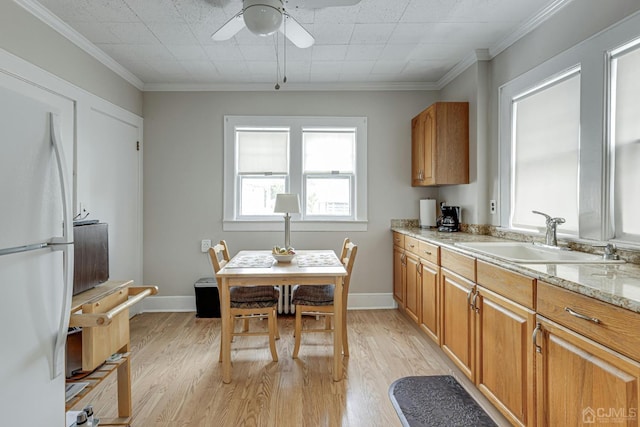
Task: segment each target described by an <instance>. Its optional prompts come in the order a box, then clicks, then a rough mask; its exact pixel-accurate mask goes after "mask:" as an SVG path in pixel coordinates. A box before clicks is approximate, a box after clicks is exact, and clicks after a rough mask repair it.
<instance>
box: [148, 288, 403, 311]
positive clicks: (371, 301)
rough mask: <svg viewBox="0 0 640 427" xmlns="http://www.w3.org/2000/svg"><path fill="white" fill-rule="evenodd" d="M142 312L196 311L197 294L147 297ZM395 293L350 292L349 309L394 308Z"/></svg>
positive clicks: (395, 305) (395, 306)
mask: <svg viewBox="0 0 640 427" xmlns="http://www.w3.org/2000/svg"><path fill="white" fill-rule="evenodd" d="M139 305H140V311H139V312H140V313H145V312H146V313H150V312H177V311H196V297H195V296H193V297H192V296H174V297H169V296H167V297H164V296H162V297H147V298H145V299H144V300H142V301H141V304H139ZM393 308H397V304H396V302H395V301H394V299H393V294H391V293H388V294H350V295H349V310H376V309H393Z"/></svg>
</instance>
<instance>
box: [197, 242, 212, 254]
mask: <svg viewBox="0 0 640 427" xmlns="http://www.w3.org/2000/svg"><path fill="white" fill-rule="evenodd" d="M210 247H211V240H210V239H203V240H202V241H201V242H200V250H201V251H202V252H207V251H208V250H209V248H210Z"/></svg>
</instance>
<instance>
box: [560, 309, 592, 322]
mask: <svg viewBox="0 0 640 427" xmlns="http://www.w3.org/2000/svg"><path fill="white" fill-rule="evenodd" d="M564 311H566V312H567V313H569V314H570V315H572V316H573V317H577V318H578V319H582V320H587V321H589V322H593V323H598V324H600V323H601V322H600V319H598V318H597V317H590V316H587V315H586V314H581V313H578V312H576V311H573V310H572V309H570V308H569V307H565V308H564Z"/></svg>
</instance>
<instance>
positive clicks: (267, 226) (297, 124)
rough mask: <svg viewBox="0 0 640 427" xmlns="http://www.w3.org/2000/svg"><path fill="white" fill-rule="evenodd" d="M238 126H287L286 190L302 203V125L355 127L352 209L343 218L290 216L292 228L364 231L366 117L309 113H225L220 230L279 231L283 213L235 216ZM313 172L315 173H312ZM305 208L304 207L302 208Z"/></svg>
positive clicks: (303, 126)
mask: <svg viewBox="0 0 640 427" xmlns="http://www.w3.org/2000/svg"><path fill="white" fill-rule="evenodd" d="M241 127H265V128H272V127H288V128H289V129H290V135H289V150H290V151H289V175H288V179H287V183H286V185H287V188H286V189H285V191H286V192H290V193H297V194H299V196H300V203H301V205H302V206H303V203H304V190H305V189H304V183H305V180H304V176H303V173H302V130H303V128H314V129H322V128H330V129H335V128H354V129H355V130H356V165H355V174H354V175H353V177H352V178H351V190H352V197H351V203H352V212H351V216H350V217H348V218H345V217H343V216H340V217H332V216H322V217H320V216H313V217H308V218H305V217H304V215H303V214H302V213H300V214H292V215H291V230H292V231H366V230H367V220H368V217H367V118H366V117H312V116H224V153H223V157H224V163H223V165H224V166H223V167H224V171H223V230H224V231H281V229H282V215H273V216H271V215H269V216H260V217H241V218H240V217H238V215H237V212H238V200H237V199H238V196H237V192H236V191H237V190H236V189H237V186H238V184H239V180H238V178H237V176H236V171H235V169H236V168H235V162H236V159H235V129H236V128H241ZM314 175H315V174H314ZM303 210H304V208H303Z"/></svg>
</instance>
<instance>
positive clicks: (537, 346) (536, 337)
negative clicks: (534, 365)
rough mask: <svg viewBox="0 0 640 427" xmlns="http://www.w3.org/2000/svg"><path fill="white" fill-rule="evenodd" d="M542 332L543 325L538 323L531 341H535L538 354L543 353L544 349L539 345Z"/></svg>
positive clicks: (534, 344)
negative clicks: (539, 335) (539, 334)
mask: <svg viewBox="0 0 640 427" xmlns="http://www.w3.org/2000/svg"><path fill="white" fill-rule="evenodd" d="M540 331H542V325H541V324H540V323H536V328H535V329H534V330H533V334H532V335H531V339H532V340H533V346H534V347H535V348H536V353H542V347H540V346H539V345H538V332H540Z"/></svg>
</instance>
